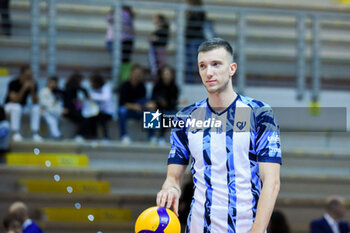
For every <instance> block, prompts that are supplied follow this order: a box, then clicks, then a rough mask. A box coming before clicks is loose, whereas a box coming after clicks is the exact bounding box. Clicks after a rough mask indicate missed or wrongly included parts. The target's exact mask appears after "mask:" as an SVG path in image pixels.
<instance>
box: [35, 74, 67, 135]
mask: <svg viewBox="0 0 350 233" xmlns="http://www.w3.org/2000/svg"><path fill="white" fill-rule="evenodd" d="M39 101H40V105H41V108H42V112H43V116H44V118H45V120H46V123H47V125H48V126H49V130H50V134H51V137H52V138H54V139H59V138H60V137H61V131H60V129H59V126H58V125H59V118H60V116H61V115H62V110H63V106H62V101H63V91H61V90H59V88H58V78H57V77H50V78H49V80H48V81H47V86H46V87H45V88H43V89H41V91H40V93H39Z"/></svg>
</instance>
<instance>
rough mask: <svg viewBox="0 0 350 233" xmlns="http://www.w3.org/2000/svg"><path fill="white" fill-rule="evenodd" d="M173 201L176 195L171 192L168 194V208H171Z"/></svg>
mask: <svg viewBox="0 0 350 233" xmlns="http://www.w3.org/2000/svg"><path fill="white" fill-rule="evenodd" d="M173 199H174V195H173V194H172V193H171V192H170V193H169V194H168V202H167V205H166V208H168V209H169V208H170V207H171V204H173Z"/></svg>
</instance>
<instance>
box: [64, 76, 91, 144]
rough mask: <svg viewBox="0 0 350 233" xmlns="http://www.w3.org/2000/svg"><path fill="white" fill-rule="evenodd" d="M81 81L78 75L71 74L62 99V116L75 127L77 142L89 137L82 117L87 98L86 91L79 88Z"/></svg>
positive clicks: (87, 128)
mask: <svg viewBox="0 0 350 233" xmlns="http://www.w3.org/2000/svg"><path fill="white" fill-rule="evenodd" d="M82 79H83V76H82V75H81V74H80V73H77V72H75V73H73V74H72V75H71V76H70V77H69V78H68V80H67V82H66V85H65V91H64V98H63V116H64V117H66V118H68V119H69V120H71V121H72V122H73V123H74V124H75V125H76V126H77V131H76V134H75V139H76V140H77V141H81V140H83V139H84V138H89V137H90V131H89V126H88V120H87V119H86V118H85V117H83V115H82V109H83V102H84V100H85V99H88V98H89V95H88V92H87V90H86V89H85V88H83V87H82V86H81V81H82Z"/></svg>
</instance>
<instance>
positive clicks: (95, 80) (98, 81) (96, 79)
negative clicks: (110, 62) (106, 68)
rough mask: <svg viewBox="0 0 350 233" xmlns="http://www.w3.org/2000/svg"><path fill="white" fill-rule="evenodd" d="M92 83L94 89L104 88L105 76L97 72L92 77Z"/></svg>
mask: <svg viewBox="0 0 350 233" xmlns="http://www.w3.org/2000/svg"><path fill="white" fill-rule="evenodd" d="M90 81H91V83H92V84H93V88H94V87H96V88H97V89H99V88H101V87H103V85H104V84H105V80H104V78H103V76H102V75H101V74H100V73H97V72H95V73H93V74H92V75H91V76H90Z"/></svg>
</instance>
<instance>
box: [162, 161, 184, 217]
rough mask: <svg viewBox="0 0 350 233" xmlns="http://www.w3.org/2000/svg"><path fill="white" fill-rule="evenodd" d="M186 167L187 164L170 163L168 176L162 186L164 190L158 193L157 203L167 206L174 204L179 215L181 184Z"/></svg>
mask: <svg viewBox="0 0 350 233" xmlns="http://www.w3.org/2000/svg"><path fill="white" fill-rule="evenodd" d="M186 167H187V166H186V165H179V164H169V165H168V172H167V177H166V179H165V181H164V184H163V186H162V190H160V191H159V193H158V195H157V205H158V206H161V207H166V208H170V207H171V206H172V207H173V209H174V212H175V214H176V215H179V214H178V209H179V199H180V196H181V185H182V180H183V177H184V174H185V171H186Z"/></svg>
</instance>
